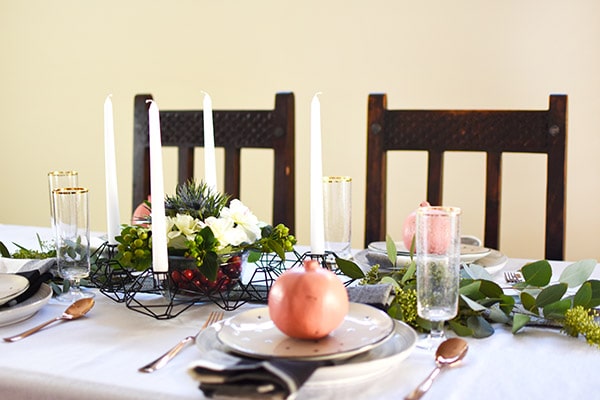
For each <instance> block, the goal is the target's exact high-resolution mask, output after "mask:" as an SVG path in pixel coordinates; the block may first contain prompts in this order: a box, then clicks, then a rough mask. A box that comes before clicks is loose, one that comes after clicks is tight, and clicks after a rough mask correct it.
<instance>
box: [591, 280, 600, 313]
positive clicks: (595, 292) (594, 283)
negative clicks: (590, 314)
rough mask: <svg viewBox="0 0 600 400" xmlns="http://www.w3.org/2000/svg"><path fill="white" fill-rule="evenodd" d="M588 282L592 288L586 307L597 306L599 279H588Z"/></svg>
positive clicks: (599, 287)
mask: <svg viewBox="0 0 600 400" xmlns="http://www.w3.org/2000/svg"><path fill="white" fill-rule="evenodd" d="M588 282H589V284H590V286H591V288H592V298H591V299H590V301H589V302H588V307H590V308H592V307H598V306H600V281H599V280H596V279H590V280H589V281H588Z"/></svg>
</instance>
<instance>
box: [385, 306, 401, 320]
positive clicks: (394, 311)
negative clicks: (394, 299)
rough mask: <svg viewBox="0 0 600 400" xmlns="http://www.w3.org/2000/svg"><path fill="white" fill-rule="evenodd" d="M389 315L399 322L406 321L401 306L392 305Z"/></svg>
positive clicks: (388, 311)
mask: <svg viewBox="0 0 600 400" xmlns="http://www.w3.org/2000/svg"><path fill="white" fill-rule="evenodd" d="M387 313H388V315H389V316H390V317H392V318H394V319H397V320H399V321H404V313H403V312H402V307H401V306H400V305H399V304H393V305H391V306H390V307H389V308H388V310H387Z"/></svg>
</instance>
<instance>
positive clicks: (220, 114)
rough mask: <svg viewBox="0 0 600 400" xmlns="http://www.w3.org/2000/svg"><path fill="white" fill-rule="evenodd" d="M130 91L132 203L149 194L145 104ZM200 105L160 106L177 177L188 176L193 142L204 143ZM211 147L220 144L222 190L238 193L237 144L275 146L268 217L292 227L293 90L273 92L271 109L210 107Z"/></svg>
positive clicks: (144, 96)
mask: <svg viewBox="0 0 600 400" xmlns="http://www.w3.org/2000/svg"><path fill="white" fill-rule="evenodd" d="M148 99H152V95H150V94H139V95H136V96H135V102H134V128H133V203H132V204H133V209H135V207H137V206H138V205H139V204H140V203H142V202H143V201H144V200H145V199H147V197H148V195H149V194H150V154H149V145H148V129H149V128H148V107H149V104H148V103H147V102H146V100H148ZM203 120H204V118H203V115H202V110H182V111H172V110H160V128H161V137H162V145H163V147H164V146H172V147H177V148H178V183H183V182H185V181H187V180H188V179H190V178H192V177H193V171H194V148H195V147H198V146H204V126H203ZM213 123H214V135H215V147H223V148H224V149H225V190H224V191H225V193H227V194H229V195H230V196H232V198H239V197H240V170H241V163H240V153H241V149H242V148H263V149H273V151H274V182H273V183H274V190H273V223H274V224H277V223H283V224H285V225H286V226H287V227H288V228H290V231H291V232H294V230H295V168H294V164H295V161H294V146H295V141H294V137H295V108H294V94H293V93H277V94H276V96H275V108H274V109H273V110H213Z"/></svg>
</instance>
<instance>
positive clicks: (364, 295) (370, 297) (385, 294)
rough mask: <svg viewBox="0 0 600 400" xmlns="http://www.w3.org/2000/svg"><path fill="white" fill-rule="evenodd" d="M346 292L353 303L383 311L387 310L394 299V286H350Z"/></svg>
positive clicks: (380, 284) (382, 284) (384, 284)
mask: <svg viewBox="0 0 600 400" xmlns="http://www.w3.org/2000/svg"><path fill="white" fill-rule="evenodd" d="M346 290H347V291H348V299H349V300H350V301H351V302H353V303H363V304H368V305H370V306H373V307H376V308H379V309H381V310H387V308H388V307H389V306H390V304H391V302H392V300H393V299H394V292H393V286H392V285H390V284H387V283H379V284H375V285H358V286H350V287H348V288H347V289H346Z"/></svg>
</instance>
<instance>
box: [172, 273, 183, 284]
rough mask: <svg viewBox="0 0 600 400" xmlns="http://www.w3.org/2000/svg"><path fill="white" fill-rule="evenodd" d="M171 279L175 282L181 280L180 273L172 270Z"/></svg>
mask: <svg viewBox="0 0 600 400" xmlns="http://www.w3.org/2000/svg"><path fill="white" fill-rule="evenodd" d="M171 279H172V280H173V282H175V283H179V282H181V273H180V272H179V271H173V272H171Z"/></svg>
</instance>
